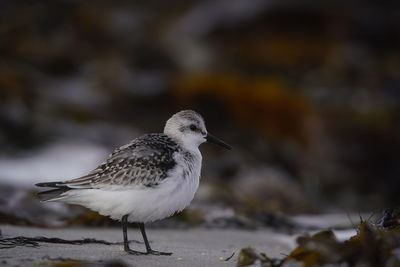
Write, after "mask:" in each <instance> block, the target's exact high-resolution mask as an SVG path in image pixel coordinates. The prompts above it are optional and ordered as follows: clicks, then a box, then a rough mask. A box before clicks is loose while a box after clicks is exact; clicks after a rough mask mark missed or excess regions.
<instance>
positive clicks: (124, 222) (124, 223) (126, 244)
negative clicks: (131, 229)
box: [122, 215, 147, 255]
mask: <svg viewBox="0 0 400 267" xmlns="http://www.w3.org/2000/svg"><path fill="white" fill-rule="evenodd" d="M127 225H128V215H124V216H122V232H123V234H124V250H125V251H126V252H127V253H129V254H133V255H144V254H147V253H144V252H140V251H135V250H132V249H130V248H129V241H128V233H127Z"/></svg>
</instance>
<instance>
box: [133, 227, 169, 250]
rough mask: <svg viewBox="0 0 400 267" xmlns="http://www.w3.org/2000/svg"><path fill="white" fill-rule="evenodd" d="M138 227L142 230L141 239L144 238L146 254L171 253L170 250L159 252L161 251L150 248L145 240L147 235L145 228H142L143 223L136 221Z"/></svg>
mask: <svg viewBox="0 0 400 267" xmlns="http://www.w3.org/2000/svg"><path fill="white" fill-rule="evenodd" d="M138 225H139V228H140V232H142V236H143V240H144V244H145V245H146V250H147V254H151V255H166V256H169V255H172V253H171V252H161V251H155V250H152V249H151V247H150V244H149V241H148V240H147V235H146V230H145V229H144V223H138Z"/></svg>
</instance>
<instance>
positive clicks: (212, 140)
mask: <svg viewBox="0 0 400 267" xmlns="http://www.w3.org/2000/svg"><path fill="white" fill-rule="evenodd" d="M206 140H207V142H210V143H213V144H216V145H220V146H222V147H224V148H226V149H232V147H231V146H230V145H228V144H227V143H225V142H223V141H222V140H220V139H218V138H217V137H215V136H212V135H211V134H207V136H206Z"/></svg>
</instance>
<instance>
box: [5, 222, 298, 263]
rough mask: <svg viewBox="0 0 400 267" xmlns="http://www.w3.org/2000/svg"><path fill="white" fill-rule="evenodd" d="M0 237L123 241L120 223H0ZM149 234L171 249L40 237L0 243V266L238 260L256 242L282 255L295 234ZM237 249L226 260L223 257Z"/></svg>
mask: <svg viewBox="0 0 400 267" xmlns="http://www.w3.org/2000/svg"><path fill="white" fill-rule="evenodd" d="M0 230H1V232H2V235H3V237H4V238H7V237H16V236H25V237H36V236H44V237H58V238H62V239H67V240H72V239H83V238H95V239H98V240H105V241H109V242H121V241H122V230H121V229H120V228H72V227H71V228H60V229H43V228H33V227H20V226H10V225H0ZM147 235H148V237H149V240H150V242H151V243H150V245H151V246H152V248H153V249H154V250H161V251H168V252H173V255H172V256H134V255H129V254H127V253H125V252H124V251H123V245H122V244H116V245H103V244H84V245H69V244H52V243H40V246H39V247H22V246H18V247H15V248H8V249H1V250H0V265H1V266H16V265H18V266H38V265H41V266H51V265H54V264H56V263H59V262H65V261H72V260H74V261H75V260H76V261H83V262H84V263H88V264H94V265H95V266H96V265H101V264H102V263H103V264H105V263H109V262H115V261H118V262H120V263H122V264H125V265H126V266H236V264H237V258H238V254H239V252H240V250H241V249H242V248H244V247H248V246H251V247H254V248H257V250H259V251H261V252H265V253H266V254H267V255H268V256H269V257H276V258H282V257H283V254H286V253H288V252H289V251H290V250H291V249H293V247H294V245H295V242H294V239H295V238H294V237H293V236H288V235H284V234H281V233H276V232H273V231H271V230H266V229H263V230H256V231H247V230H235V229H226V230H224V229H222V230H221V229H204V228H190V229H179V230H178V229H148V230H147ZM128 236H129V239H130V240H138V241H140V242H141V241H142V240H141V235H140V232H139V230H138V229H135V228H131V229H129V232H128ZM130 246H131V249H134V250H140V251H144V248H145V247H144V244H142V243H140V244H139V243H137V242H135V241H132V242H131V244H130ZM232 253H235V255H234V256H233V257H232V258H231V259H230V260H228V261H224V260H225V259H226V258H228V257H229V256H231V255H232Z"/></svg>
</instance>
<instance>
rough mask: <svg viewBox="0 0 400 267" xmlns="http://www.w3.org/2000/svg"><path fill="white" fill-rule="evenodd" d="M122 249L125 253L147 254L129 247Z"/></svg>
mask: <svg viewBox="0 0 400 267" xmlns="http://www.w3.org/2000/svg"><path fill="white" fill-rule="evenodd" d="M124 250H125V252H126V253H128V254H131V255H147V254H148V253H146V252H141V251H136V250H132V249H130V248H125V249H124Z"/></svg>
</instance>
